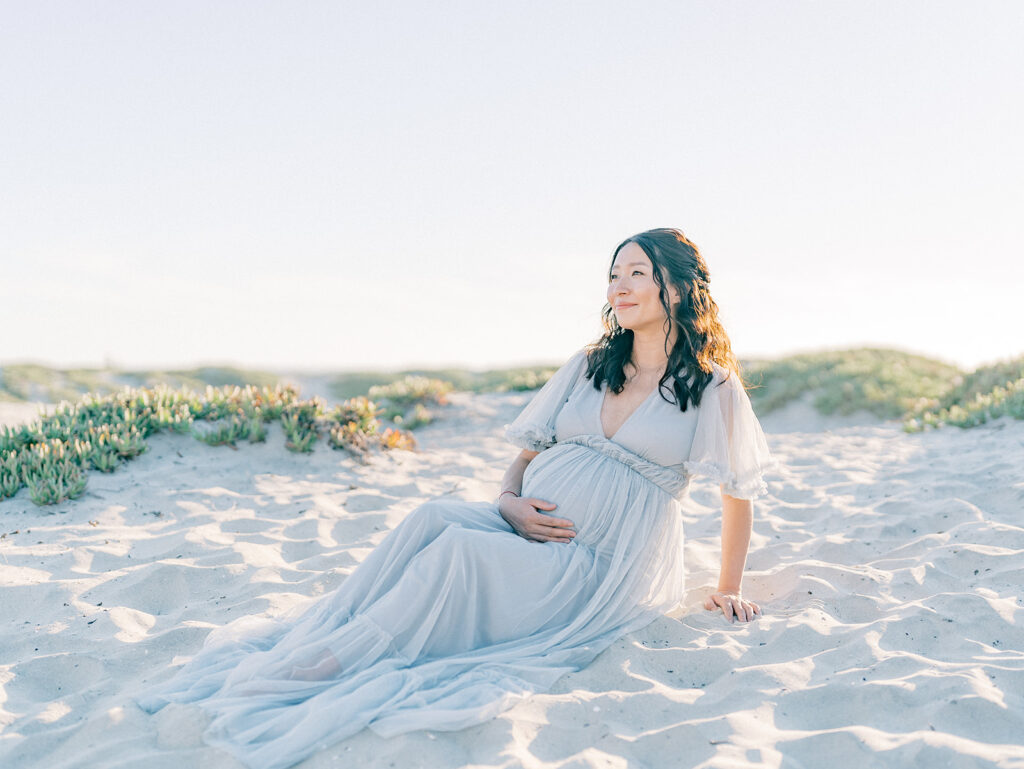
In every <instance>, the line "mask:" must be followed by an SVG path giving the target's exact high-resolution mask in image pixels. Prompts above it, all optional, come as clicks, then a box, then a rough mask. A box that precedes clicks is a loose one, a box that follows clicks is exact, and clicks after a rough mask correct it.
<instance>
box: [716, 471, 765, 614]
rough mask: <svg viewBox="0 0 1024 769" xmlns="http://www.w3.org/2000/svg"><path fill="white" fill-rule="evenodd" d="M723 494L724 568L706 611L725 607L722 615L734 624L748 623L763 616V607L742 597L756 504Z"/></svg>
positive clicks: (721, 487) (723, 488) (723, 492)
mask: <svg viewBox="0 0 1024 769" xmlns="http://www.w3.org/2000/svg"><path fill="white" fill-rule="evenodd" d="M719 488H720V489H721V491H722V568H721V571H720V572H719V574H718V591H717V592H716V593H714V594H713V595H711V596H709V597H708V598H706V599H705V600H704V608H705V609H709V610H714V608H715V606H716V605H717V606H721V607H722V613H723V614H725V616H726V618H727V619H728V620H729V621H730V622H731V621H732V620H733V615H735V616H736V617H738V618H739V619H741V620H743V621H744V622H747V621H749V620H751V619H753V618H754V617H755V616H757V615H760V613H761V607H759V606H758V605H757V604H756V603H754V602H752V601H747V600H745V599H744V598H742V597H741V596H740V585H741V583H742V582H743V567H744V566H745V565H746V563H747V550H748V548H749V547H750V530H751V527H752V525H753V521H754V503H753V502H751V501H750V500H749V499H737V498H736V497H731V496H729V495H728V494H726V493H725V486H724V485H720V487H719Z"/></svg>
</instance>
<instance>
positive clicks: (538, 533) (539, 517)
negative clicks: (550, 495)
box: [497, 449, 576, 542]
mask: <svg viewBox="0 0 1024 769" xmlns="http://www.w3.org/2000/svg"><path fill="white" fill-rule="evenodd" d="M538 453H539V452H537V451H530V450H529V449H523V450H522V451H521V452H519V456H517V457H516V458H515V459H513V460H512V464H511V465H509V466H508V469H507V470H506V471H505V477H504V478H502V479H501V492H505V491H511V492H513V494H504V493H499V495H498V500H497V502H498V512H499V513H501V517H502V518H504V519H505V520H506V521H507V522H508V525H509V526H511V527H512V528H513V529H515V532H516V533H517V534H518V535H519V536H521V537H523V538H524V539H529V540H531V541H534V542H569V541H571V540H572V538H573V537H575V536H576V532H574V531H573V530H572V526H573V522H572V521H568V520H566V519H564V518H553V517H552V516H550V515H546V514H544V513H539V512H537V511H538V510H554V509H555V508H556V507H558V505H556V504H554V503H552V502H547V501H545V500H543V499H534V498H533V497H520V496H519V493H520V492H521V491H522V488H523V474H524V473H525V472H526V466H527V465H528V464H530V462H532V461H533V458H534V457H535V456H537V454H538Z"/></svg>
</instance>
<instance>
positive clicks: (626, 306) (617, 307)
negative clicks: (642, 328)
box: [615, 304, 636, 310]
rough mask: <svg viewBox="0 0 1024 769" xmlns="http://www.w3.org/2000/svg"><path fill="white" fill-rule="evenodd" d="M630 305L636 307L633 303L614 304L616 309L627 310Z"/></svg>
mask: <svg viewBox="0 0 1024 769" xmlns="http://www.w3.org/2000/svg"><path fill="white" fill-rule="evenodd" d="M630 307H636V305H635V304H617V305H615V309H616V310H628V309H629V308H630Z"/></svg>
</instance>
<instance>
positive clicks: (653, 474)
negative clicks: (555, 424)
mask: <svg viewBox="0 0 1024 769" xmlns="http://www.w3.org/2000/svg"><path fill="white" fill-rule="evenodd" d="M563 443H575V444H577V445H579V446H586V447H587V448H589V449H593V450H594V451H596V452H598V453H600V454H604V455H605V456H607V457H611V458H612V459H617V460H618V461H619V462H622V464H624V465H626V466H627V467H629V468H630V469H632V470H635V471H636V472H638V473H640V475H642V476H643V477H644V478H646V479H647V480H649V481H650V482H651V483H653V484H654V485H656V486H658V487H659V488H661V489H662V490H663V491H666V492H667V493H669V494H670V495H671V496H673V497H675V498H676V499H679V500H682V499H683V497H684V496H685V495H686V488H687V486H689V483H690V479H689V478H688V477H687V476H685V475H681V474H680V473H677V472H676V471H675V470H671V469H669V468H667V467H665V466H664V465H659V464H658V463H657V462H651V461H650V460H649V459H644V458H643V457H642V456H640V455H639V454H635V453H633V452H632V451H630V450H629V449H627V448H624V447H622V446H621V445H619V444H618V443H616V442H615V441H613V440H611V439H609V438H605V437H604V436H603V435H593V434H586V435H573V436H572V437H569V438H565V439H563V440H561V441H558V443H556V444H555V446H560V445H562V444H563Z"/></svg>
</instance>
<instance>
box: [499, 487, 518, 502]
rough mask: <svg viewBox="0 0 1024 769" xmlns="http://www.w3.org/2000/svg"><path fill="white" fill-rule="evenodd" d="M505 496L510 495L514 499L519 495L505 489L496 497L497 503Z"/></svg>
mask: <svg viewBox="0 0 1024 769" xmlns="http://www.w3.org/2000/svg"><path fill="white" fill-rule="evenodd" d="M505 494H511V495H512V496H514V497H518V496H519V493H518V492H516V491H512V489H505V490H504V491H502V492H501V494H499V495H498V501H499V502H500V501H501V498H502V497H503V496H504V495H505Z"/></svg>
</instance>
